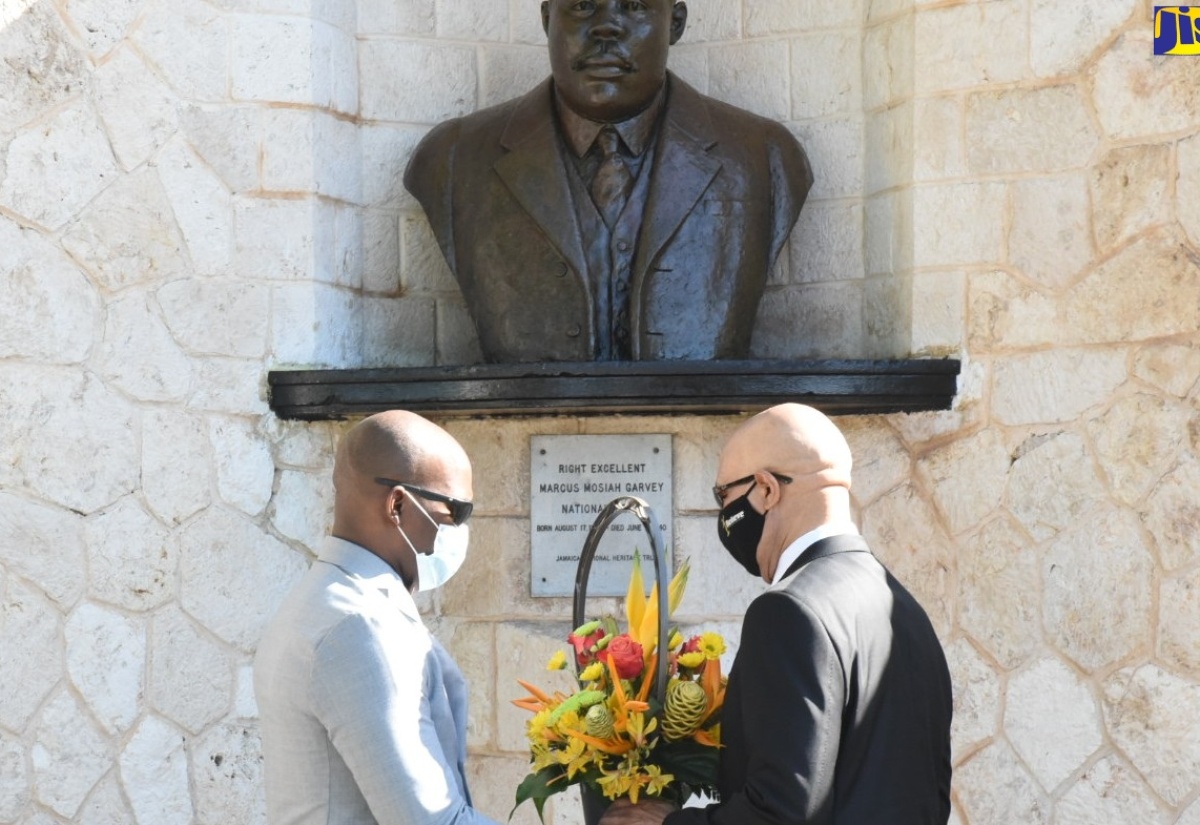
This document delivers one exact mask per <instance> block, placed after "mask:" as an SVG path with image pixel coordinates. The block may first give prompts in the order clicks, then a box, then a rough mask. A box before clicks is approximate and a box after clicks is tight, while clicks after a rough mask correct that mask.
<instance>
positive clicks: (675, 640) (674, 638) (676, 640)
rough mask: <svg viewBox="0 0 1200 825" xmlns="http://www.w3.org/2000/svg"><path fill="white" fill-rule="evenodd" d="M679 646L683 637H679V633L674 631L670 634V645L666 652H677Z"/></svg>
mask: <svg viewBox="0 0 1200 825" xmlns="http://www.w3.org/2000/svg"><path fill="white" fill-rule="evenodd" d="M681 644H683V636H680V635H679V631H678V630H676V631H675V632H674V633H672V634H671V643H670V644H669V645H667V650H677V649H678V648H679V646H680V645H681Z"/></svg>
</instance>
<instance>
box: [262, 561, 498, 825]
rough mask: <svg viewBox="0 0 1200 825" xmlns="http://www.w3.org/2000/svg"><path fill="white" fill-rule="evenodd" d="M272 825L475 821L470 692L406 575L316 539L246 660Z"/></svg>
mask: <svg viewBox="0 0 1200 825" xmlns="http://www.w3.org/2000/svg"><path fill="white" fill-rule="evenodd" d="M254 692H255V696H256V699H257V701H258V709H259V716H260V719H261V728H262V739H263V755H264V760H265V772H266V793H267V821H268V822H269V823H270V824H271V825H477V824H481V823H487V824H488V825H494V823H493V821H492V820H490V819H488V818H486V817H484V816H483V815H482V814H480V813H478V812H477V811H475V810H474V809H473V808H472V807H471V797H470V794H469V792H468V790H467V781H466V775H465V768H464V763H465V760H466V753H467V733H466V726H467V690H466V683H465V682H464V680H463V676H462V673H461V671H459V669H458V666H457V665H456V664H455V663H454V660H453V659H452V658H451V657H450V654H449V653H447V652H446V650H445V649H444V648H443V647H442V646H441V644H439V643H438V641H437V640H436V639H435V638H434V637H433V636H432V635H430V633H429V631H428V630H427V629H426V628H425V625H424V624H423V623H422V621H421V617H420V614H419V613H418V612H417V608H416V604H415V603H414V602H413V599H412V595H411V594H410V593H409V592H408V590H407V588H405V586H404V582H403V581H402V580H401V579H400V577H399V576H398V575H397V574H396V572H395V571H394V570H392V568H391V567H389V566H388V565H387V564H386V563H385V562H384V561H383V560H382V559H380V558H379V557H378V556H376V555H375V554H373V553H371V552H370V551H368V550H366V549H364V548H362V547H359V546H358V545H356V544H352V543H350V542H348V541H343V540H341V539H337V538H332V537H330V538H327V539H326V541H325V543H324V545H323V546H322V549H321V553H320V555H319V557H318V559H317V561H316V562H315V563H314V564H313V566H312V567H311V568H310V569H309V571H308V572H307V573H306V574H305V576H304V578H303V579H301V581H300V583H299V584H298V585H296V587H295V588H294V589H293V590H292V592H291V593H290V594H289V595H288V597H287V599H286V600H285V601H284V603H283V605H282V607H281V608H280V610H279V612H278V613H277V614H276V615H275V617H274V618H273V619H272V621H271V624H270V626H269V627H268V628H267V631H266V633H265V634H264V636H263V638H262V641H261V642H260V644H259V647H258V653H257V655H256V657H255V662H254Z"/></svg>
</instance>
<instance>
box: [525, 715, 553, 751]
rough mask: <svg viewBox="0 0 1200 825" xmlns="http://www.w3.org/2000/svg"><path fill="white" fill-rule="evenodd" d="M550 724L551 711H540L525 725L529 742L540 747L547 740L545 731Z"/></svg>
mask: <svg viewBox="0 0 1200 825" xmlns="http://www.w3.org/2000/svg"><path fill="white" fill-rule="evenodd" d="M549 722H550V710H549V708H547V709H546V710H542V711H538V712H537V713H536V714H534V716H533V718H532V719H530V720H529V722H528V723H527V724H526V725H525V735H526V736H527V737H529V741H530V742H531V743H532V744H533V745H535V746H536V745H538V744H539V743H541V742H543V741H544V740H545V738H546V737H545V734H544V731H545V730H546V726H547V725H548V724H549Z"/></svg>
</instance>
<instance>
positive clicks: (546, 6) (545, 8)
mask: <svg viewBox="0 0 1200 825" xmlns="http://www.w3.org/2000/svg"><path fill="white" fill-rule="evenodd" d="M542 31H544V32H545V33H546V34H547V35H549V34H550V0H542Z"/></svg>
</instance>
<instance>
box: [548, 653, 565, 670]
mask: <svg viewBox="0 0 1200 825" xmlns="http://www.w3.org/2000/svg"><path fill="white" fill-rule="evenodd" d="M566 666H567V654H565V653H563V652H562V651H561V650H556V651H554V655H553V656H551V657H550V661H549V662H547V663H546V670H562V669H563V668H565V667H566Z"/></svg>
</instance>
